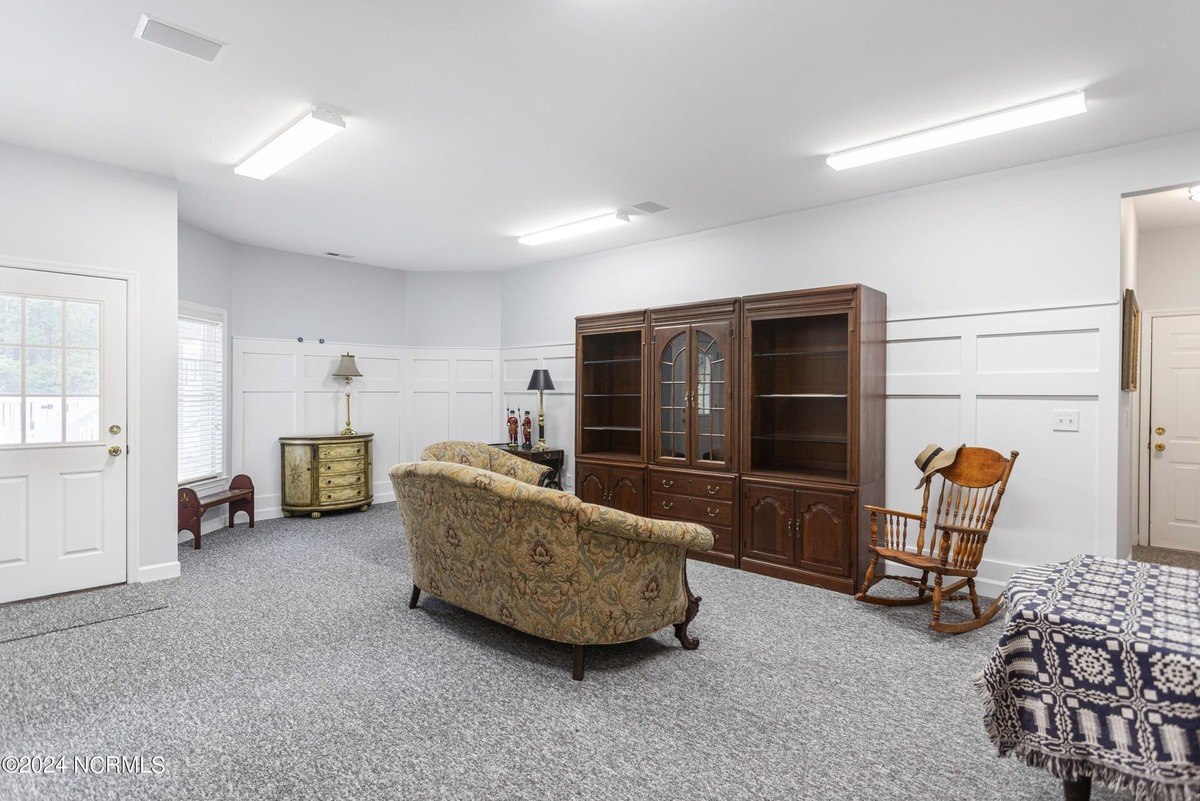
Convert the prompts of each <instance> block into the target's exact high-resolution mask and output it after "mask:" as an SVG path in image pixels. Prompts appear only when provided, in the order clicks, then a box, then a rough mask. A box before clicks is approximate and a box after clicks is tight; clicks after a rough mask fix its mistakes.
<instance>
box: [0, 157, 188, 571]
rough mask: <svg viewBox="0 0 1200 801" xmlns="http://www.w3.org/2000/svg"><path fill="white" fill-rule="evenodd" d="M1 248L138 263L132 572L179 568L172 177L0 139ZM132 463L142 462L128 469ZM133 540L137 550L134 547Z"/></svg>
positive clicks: (14, 253) (127, 265)
mask: <svg viewBox="0 0 1200 801" xmlns="http://www.w3.org/2000/svg"><path fill="white" fill-rule="evenodd" d="M0 175H3V176H4V182H3V188H4V191H3V192H0V254H3V255H5V256H10V257H13V258H17V259H30V260H39V261H50V262H61V263H68V264H75V265H83V266H88V267H96V268H107V269H112V270H119V271H126V272H132V273H135V274H136V276H137V278H136V284H137V293H138V294H137V297H136V299H135V302H134V304H133V306H132V309H133V312H134V315H135V316H136V321H137V326H138V339H137V340H136V344H135V361H134V363H133V364H132V365H131V369H133V370H136V376H137V383H138V390H137V393H136V394H135V395H133V396H131V398H130V411H131V420H136V423H135V427H134V428H131V429H130V431H131V437H132V439H131V441H130V442H129V447H130V449H131V451H132V450H135V449H136V452H137V454H138V459H137V461H132V460H131V461H130V463H129V464H130V465H131V473H130V487H131V488H132V489H133V490H135V492H136V494H137V497H138V498H139V504H138V509H137V512H136V521H131V528H132V527H133V524H134V523H136V528H137V533H136V535H137V538H138V540H139V543H138V544H137V545H136V546H131V555H132V556H133V560H132V561H133V564H134V565H137V566H138V567H139V568H140V571H139V572H138V573H136V574H135V573H132V572H131V574H130V575H129V580H130V581H137V580H139V579H148V578H164V577H167V576H170V575H177V574H178V570H179V564H178V561H177V558H176V536H175V529H174V526H175V520H176V507H175V466H176V446H175V437H176V394H175V375H176V346H175V338H176V318H175V304H176V299H177V297H178V283H177V282H178V279H177V272H176V253H177V243H178V231H177V220H178V210H177V207H176V190H175V183H174V182H173V181H170V180H166V179H163V178H157V177H153V176H150V175H145V174H143V173H137V172H132V171H129V170H122V169H118V168H115V167H107V166H103V165H100V164H94V163H92V162H87V161H81V160H78V159H72V158H66V157H63V156H57V155H53V154H50V153H45V152H42V151H38V150H30V149H28V148H20V147H14V146H11V145H3V144H0ZM134 465H139V466H140V469H137V470H136V471H135V470H134V469H133V466H134ZM134 550H136V552H135V553H134V552H133V551H134Z"/></svg>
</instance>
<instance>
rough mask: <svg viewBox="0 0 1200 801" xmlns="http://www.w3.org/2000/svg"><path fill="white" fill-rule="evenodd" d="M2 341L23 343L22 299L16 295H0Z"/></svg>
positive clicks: (0, 331) (9, 343) (14, 343)
mask: <svg viewBox="0 0 1200 801" xmlns="http://www.w3.org/2000/svg"><path fill="white" fill-rule="evenodd" d="M0 342H3V343H5V344H8V345H20V344H21V299H20V298H19V297H17V296H16V295H0Z"/></svg>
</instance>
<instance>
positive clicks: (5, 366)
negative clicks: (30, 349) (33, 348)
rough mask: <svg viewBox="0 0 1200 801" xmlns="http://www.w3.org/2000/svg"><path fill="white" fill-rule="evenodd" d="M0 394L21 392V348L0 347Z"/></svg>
mask: <svg viewBox="0 0 1200 801" xmlns="http://www.w3.org/2000/svg"><path fill="white" fill-rule="evenodd" d="M0 394H3V395H20V394H21V349H20V348H19V347H17V346H15V345H13V346H8V347H0Z"/></svg>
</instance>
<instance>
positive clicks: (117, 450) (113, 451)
mask: <svg viewBox="0 0 1200 801" xmlns="http://www.w3.org/2000/svg"><path fill="white" fill-rule="evenodd" d="M108 455H109V456H120V455H121V446H120V445H109V446H108Z"/></svg>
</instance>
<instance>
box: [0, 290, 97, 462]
mask: <svg viewBox="0 0 1200 801" xmlns="http://www.w3.org/2000/svg"><path fill="white" fill-rule="evenodd" d="M102 316H103V315H102V309H101V304H99V303H94V302H90V301H83V300H67V299H59V298H31V297H25V296H21V295H3V294H0V445H20V444H22V443H25V444H30V445H39V444H56V443H63V442H99V441H100V407H101V403H100V370H101V358H100V345H101V333H100V331H101V318H102ZM67 396H71V397H67Z"/></svg>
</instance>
